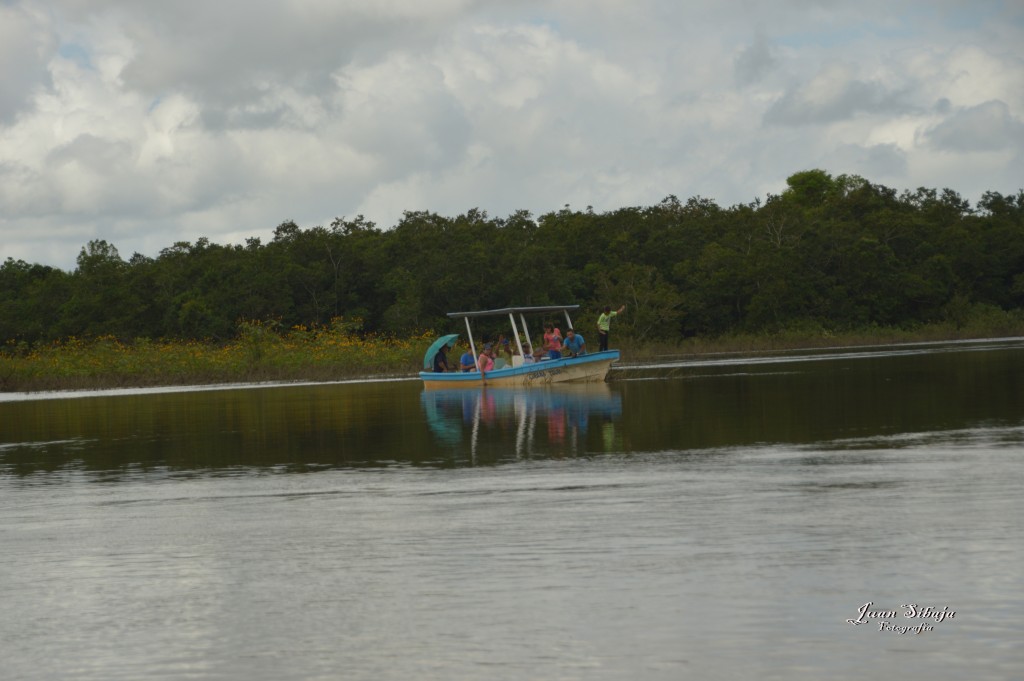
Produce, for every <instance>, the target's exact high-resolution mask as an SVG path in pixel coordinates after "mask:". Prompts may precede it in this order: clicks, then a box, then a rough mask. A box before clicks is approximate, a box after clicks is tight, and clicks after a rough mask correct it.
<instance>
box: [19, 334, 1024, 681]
mask: <svg viewBox="0 0 1024 681" xmlns="http://www.w3.org/2000/svg"><path fill="white" fill-rule="evenodd" d="M613 377H614V380H613V381H612V382H611V383H609V384H607V385H602V386H596V387H591V388H589V389H565V390H542V391H533V392H515V391H484V392H477V391H462V392H459V391H455V392H447V391H436V392H424V391H423V390H422V389H421V388H420V386H419V384H418V383H416V382H414V381H405V382H391V383H362V384H360V383H353V384H334V385H316V386H286V387H262V388H245V389H242V388H238V389H231V390H216V391H192V392H170V393H140V394H108V395H99V396H78V397H66V396H63V397H52V396H51V398H49V399H36V398H35V397H33V398H31V399H29V398H26V397H25V396H11V395H7V396H4V398H3V399H2V400H0V546H2V549H3V550H2V552H0V599H2V603H3V609H2V611H0V654H2V660H3V662H2V670H3V671H2V674H0V677H2V678H3V679H143V678H158V677H159V678H173V679H268V680H270V679H275V680H276V679H341V678H344V679H403V680H404V679H438V680H441V679H445V680H447V679H624V678H631V679H679V678H702V679H735V678H765V679H785V680H787V681H792V680H799V679H822V678H832V679H861V678H865V677H869V676H872V677H877V676H881V675H885V676H886V677H894V676H903V677H905V678H928V679H965V678H971V679H1013V678H1021V675H1022V673H1024V645H1022V643H1021V641H1024V617H1022V616H1021V613H1022V612H1024V521H1022V519H1024V341H1022V340H1020V339H1009V340H1001V341H987V342H980V343H979V342H976V343H964V344H948V345H929V346H919V347H914V348H898V349H875V350H873V351H858V352H844V351H836V352H829V353H814V354H808V353H803V354H784V355H779V356H776V357H771V358H758V359H741V358H721V359H717V360H713V361H706V360H704V361H700V362H693V361H666V362H664V363H660V364H658V365H650V366H645V367H637V366H628V365H627V366H625V367H623V368H621V369H619V370H617V371H616V372H615V373H614V374H613ZM869 602H870V603H871V604H872V605H871V606H870V607H869V608H868V609H867V610H866V611H865V615H864V616H863V617H861V616H860V614H859V611H860V610H861V609H862V607H863V606H864V605H865V604H866V603H869ZM904 604H906V605H907V606H910V605H916V606H917V608H916V610H918V611H919V610H922V609H924V608H926V607H931V608H933V612H934V611H944V612H945V613H949V612H955V615H953V616H952V617H950V616H948V614H947V615H946V616H945V618H943V619H942V621H938V620H939V619H940V617H937V616H932V617H929V618H920V617H915V618H907V617H904V614H905V613H906V612H908V611H909V610H910V608H909V607H906V608H905V607H904ZM889 611H896V612H895V613H894V614H895V616H892V615H893V613H891V612H889ZM882 613H884V616H883V615H882ZM848 619H853V620H856V619H862V620H864V621H865V623H864V624H861V625H855V624H850V623H848V622H847V620H848ZM883 622H887V623H888V624H887V625H886V624H883ZM887 626H888V627H890V628H891V629H892V630H890V629H887V628H886V627H887ZM899 627H916V628H917V629H915V630H912V631H910V632H908V633H899V631H900V630H899V629H898V628H899ZM917 630H920V633H915V632H916V631H917Z"/></svg>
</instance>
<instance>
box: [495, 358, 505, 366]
mask: <svg viewBox="0 0 1024 681" xmlns="http://www.w3.org/2000/svg"><path fill="white" fill-rule="evenodd" d="M504 367H505V358H504V357H498V358H497V359H495V360H494V368H495V369H503V368H504Z"/></svg>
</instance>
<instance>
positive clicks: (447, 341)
mask: <svg viewBox="0 0 1024 681" xmlns="http://www.w3.org/2000/svg"><path fill="white" fill-rule="evenodd" d="M458 339H459V334H457V333H450V334H448V335H447V336H441V337H440V338H438V339H437V340H436V341H434V342H433V343H431V344H430V347H429V348H427V354H425V355H423V370H424V371H430V370H431V369H433V368H434V355H436V354H437V351H438V350H440V349H441V346H442V345H447V346H448V347H451V346H453V345H455V341H457V340H458Z"/></svg>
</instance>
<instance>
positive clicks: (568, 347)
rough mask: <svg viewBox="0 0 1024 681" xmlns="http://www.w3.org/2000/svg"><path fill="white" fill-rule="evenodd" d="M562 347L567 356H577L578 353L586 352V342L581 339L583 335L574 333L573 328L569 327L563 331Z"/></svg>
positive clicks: (583, 353)
mask: <svg viewBox="0 0 1024 681" xmlns="http://www.w3.org/2000/svg"><path fill="white" fill-rule="evenodd" d="M562 349H563V350H565V354H566V355H568V356H569V357H579V356H580V355H585V354H587V342H586V341H585V340H583V336H581V335H579V334H578V333H576V332H575V331H574V330H573V329H569V330H568V331H566V332H565V341H563V342H562Z"/></svg>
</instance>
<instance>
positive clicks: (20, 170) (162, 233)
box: [0, 0, 1024, 270]
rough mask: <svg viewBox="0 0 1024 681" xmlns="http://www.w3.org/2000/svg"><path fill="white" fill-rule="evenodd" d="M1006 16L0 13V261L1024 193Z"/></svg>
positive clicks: (23, 0) (437, 8) (738, 3)
mask: <svg viewBox="0 0 1024 681" xmlns="http://www.w3.org/2000/svg"><path fill="white" fill-rule="evenodd" d="M1022 46H1024V2H1020V0H1007V1H1005V2H1003V1H999V0H971V1H970V2H959V1H953V0H908V1H901V0H887V1H885V2H882V1H881V0H859V1H858V2H845V1H840V0H776V1H773V2H770V3H769V2H763V1H753V0H750V1H746V0H686V1H682V0H630V1H629V2H626V1H625V0H543V1H542V0H536V1H533V0H372V1H370V0H244V1H242V0H175V1H174V2H168V1H167V0H45V1H43V0H0V261H2V260H6V259H7V258H14V259H15V260H19V259H21V260H25V261H27V262H30V263H40V264H44V265H50V266H53V267H60V268H62V269H66V270H73V269H74V268H75V262H76V258H77V256H78V254H79V252H80V250H81V249H82V248H83V246H85V245H86V244H87V243H88V242H89V241H91V240H94V239H104V240H106V241H107V242H108V243H110V244H112V245H114V246H115V247H116V248H117V249H118V251H119V252H120V254H121V256H122V257H123V258H125V259H128V258H129V257H131V256H132V254H133V253H136V252H137V253H141V254H143V255H145V256H149V257H157V256H158V255H159V253H160V250H161V249H164V248H168V247H170V246H172V245H174V244H175V243H176V242H180V241H189V242H194V241H195V240H197V239H198V238H200V237H206V238H207V239H209V240H210V241H211V242H214V243H220V244H232V243H244V242H245V240H246V239H248V238H251V237H259V238H261V239H262V240H263V241H264V242H267V241H268V240H269V239H270V238H272V234H273V229H274V228H275V227H276V226H277V225H279V224H281V223H282V222H285V221H288V220H293V221H295V222H296V223H297V224H298V225H299V226H300V227H302V228H304V229H306V228H311V227H315V226H318V225H322V226H330V224H331V222H332V221H333V220H334V219H335V218H348V219H351V218H354V217H355V216H357V215H363V216H365V218H366V219H368V220H371V221H373V222H375V223H376V224H377V226H378V227H381V228H389V227H392V226H394V225H395V224H397V223H398V222H399V221H400V220H401V219H402V216H403V213H404V212H405V211H430V212H435V213H439V214H441V215H445V216H451V217H454V216H457V215H460V214H463V213H465V212H466V211H468V210H470V209H473V208H477V209H480V210H483V211H486V212H487V213H488V214H489V215H490V216H492V217H504V216H507V215H510V214H512V213H514V212H515V211H518V210H527V211H530V212H531V213H532V214H533V215H534V216H535V217H539V216H540V215H543V214H544V213H548V212H551V211H556V210H559V209H561V208H562V207H563V206H566V205H569V206H570V208H572V209H578V210H584V209H586V208H587V207H588V206H589V207H592V208H593V209H594V210H595V211H598V212H601V211H610V210H615V209H618V208H622V207H627V206H650V205H654V204H657V203H658V202H660V201H661V200H662V199H664V198H666V197H668V196H670V195H674V196H677V197H678V198H679V199H680V200H683V201H685V200H687V199H688V198H691V197H697V196H700V197H703V198H706V199H711V200H713V201H715V202H716V203H717V204H718V205H720V206H722V207H729V206H732V205H735V204H741V203H749V202H751V201H754V200H755V199H762V200H763V199H764V198H766V197H767V196H768V195H769V194H777V193H780V192H781V191H783V190H784V189H785V187H786V178H787V177H789V176H790V175H792V174H793V173H796V172H799V171H802V170H808V169H812V168H820V169H823V170H826V171H827V172H829V173H831V174H833V175H839V174H844V173H845V174H854V175H860V176H862V177H864V178H866V179H867V180H869V181H871V182H873V183H876V184H882V185H885V186H888V187H891V188H894V189H896V190H898V191H900V192H902V191H903V190H911V191H913V190H915V189H917V188H918V187H927V188H934V189H944V188H950V189H952V190H954V191H956V192H958V193H959V194H960V195H961V196H962V197H963V198H965V199H967V200H969V201H970V202H971V203H972V205H973V204H975V203H976V202H977V200H978V199H979V198H981V195H982V194H983V193H984V192H986V191H996V192H1000V193H1002V194H1016V193H1017V192H1018V191H1020V190H1021V189H1024V47H1022Z"/></svg>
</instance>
